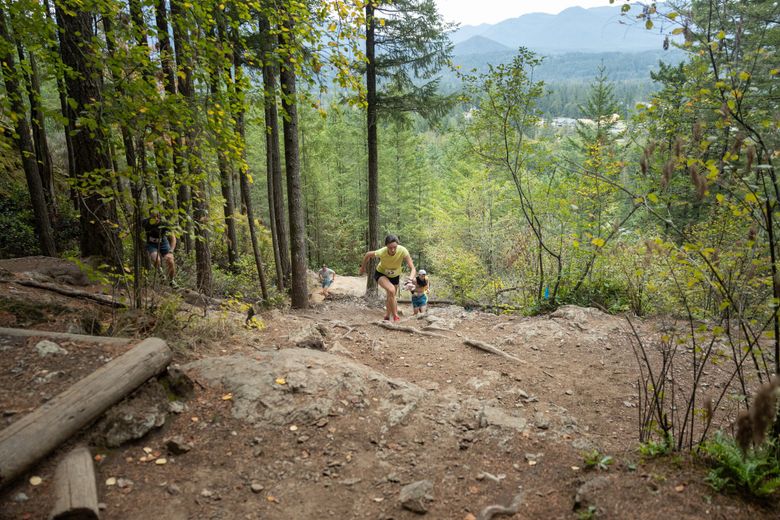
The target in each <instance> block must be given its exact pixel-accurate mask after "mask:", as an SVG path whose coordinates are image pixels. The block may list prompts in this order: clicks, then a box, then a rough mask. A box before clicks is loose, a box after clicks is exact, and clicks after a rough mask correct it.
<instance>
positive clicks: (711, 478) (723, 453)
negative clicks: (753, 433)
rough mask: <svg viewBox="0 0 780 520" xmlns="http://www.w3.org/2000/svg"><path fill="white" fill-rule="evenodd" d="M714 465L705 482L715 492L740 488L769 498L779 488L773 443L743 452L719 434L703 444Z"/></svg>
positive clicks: (779, 470) (778, 464) (779, 467)
mask: <svg viewBox="0 0 780 520" xmlns="http://www.w3.org/2000/svg"><path fill="white" fill-rule="evenodd" d="M702 452H703V453H704V454H706V455H707V456H708V457H709V458H710V459H711V461H712V463H713V465H714V466H715V467H714V468H713V469H712V470H711V471H710V472H709V474H708V475H707V478H706V481H707V482H708V483H709V484H710V485H711V486H712V487H713V488H714V489H715V490H716V491H724V490H726V491H742V492H745V493H747V494H749V495H751V496H754V497H768V496H770V495H774V494H775V493H776V492H777V491H778V490H780V461H778V458H777V450H776V449H775V445H774V442H770V441H767V442H765V443H764V444H762V445H761V446H760V447H758V448H756V449H754V450H750V451H749V452H748V453H746V454H743V453H742V451H741V450H740V448H739V446H737V444H736V442H734V439H731V438H728V437H726V436H724V435H723V434H722V433H718V434H716V435H715V438H714V439H713V440H711V441H709V442H707V443H705V444H703V445H702Z"/></svg>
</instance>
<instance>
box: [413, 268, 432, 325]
mask: <svg viewBox="0 0 780 520" xmlns="http://www.w3.org/2000/svg"><path fill="white" fill-rule="evenodd" d="M412 283H413V284H414V289H413V290H412V309H413V310H414V314H415V315H416V314H422V313H424V312H425V311H426V310H428V291H429V290H430V288H431V284H430V281H429V280H428V273H427V272H426V271H425V269H420V270H419V271H418V272H417V276H416V277H415V278H413V279H412Z"/></svg>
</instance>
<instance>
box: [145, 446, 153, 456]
mask: <svg viewBox="0 0 780 520" xmlns="http://www.w3.org/2000/svg"><path fill="white" fill-rule="evenodd" d="M151 452H152V448H150V447H148V446H145V447H144V453H146V454H147V455H148V454H150V453H151Z"/></svg>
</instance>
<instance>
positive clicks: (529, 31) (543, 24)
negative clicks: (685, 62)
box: [450, 4, 664, 61]
mask: <svg viewBox="0 0 780 520" xmlns="http://www.w3.org/2000/svg"><path fill="white" fill-rule="evenodd" d="M640 12H641V6H638V5H636V4H634V5H632V7H631V11H629V13H628V14H627V15H624V16H621V9H620V6H618V5H615V6H608V7H593V8H590V9H584V8H582V7H570V8H569V9H566V10H564V11H562V12H560V13H558V14H555V15H553V14H544V13H531V14H526V15H523V16H520V17H517V18H511V19H509V20H504V21H503V22H499V23H497V24H481V25H478V26H470V25H467V26H464V27H461V28H459V29H457V30H456V31H454V32H453V33H452V34H451V35H450V39H451V40H452V42H453V43H454V44H455V45H456V49H455V56H456V57H457V56H459V55H465V54H479V53H480V52H477V51H478V46H479V45H480V44H481V43H485V45H486V50H485V51H484V52H485V53H489V52H495V51H496V49H495V48H492V49H491V48H488V47H487V42H486V41H485V40H483V39H486V40H487V41H489V42H491V44H495V43H498V44H500V45H504V46H506V47H509V48H511V49H516V48H517V47H520V46H522V47H528V48H529V49H531V50H533V51H536V52H538V53H540V54H560V53H565V52H616V51H619V52H642V51H649V50H658V49H660V48H661V46H662V45H663V40H664V35H662V34H661V33H660V31H659V30H655V29H654V30H650V31H648V30H646V29H645V27H644V23H640V22H639V21H638V20H637V18H636V14H638V13H640ZM477 37H480V38H482V39H480V40H474V38H477ZM468 42H471V43H469V45H467V46H465V47H462V48H465V49H467V50H468V52H467V53H461V52H460V51H459V50H458V47H460V44H466V43H468ZM456 61H457V60H456Z"/></svg>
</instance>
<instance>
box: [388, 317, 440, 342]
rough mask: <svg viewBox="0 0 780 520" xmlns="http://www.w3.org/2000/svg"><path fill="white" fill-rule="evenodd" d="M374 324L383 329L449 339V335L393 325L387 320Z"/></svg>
mask: <svg viewBox="0 0 780 520" xmlns="http://www.w3.org/2000/svg"><path fill="white" fill-rule="evenodd" d="M374 325H378V326H380V327H383V328H385V329H390V330H398V331H401V332H408V333H410V334H421V335H423V336H430V337H432V338H443V339H450V337H449V336H445V335H444V334H436V333H435V332H428V331H425V330H420V329H415V328H414V327H407V326H405V325H395V324H393V323H390V322H389V321H375V322H374Z"/></svg>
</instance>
